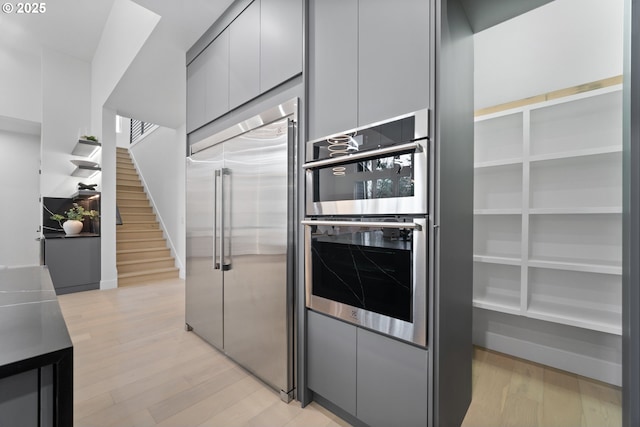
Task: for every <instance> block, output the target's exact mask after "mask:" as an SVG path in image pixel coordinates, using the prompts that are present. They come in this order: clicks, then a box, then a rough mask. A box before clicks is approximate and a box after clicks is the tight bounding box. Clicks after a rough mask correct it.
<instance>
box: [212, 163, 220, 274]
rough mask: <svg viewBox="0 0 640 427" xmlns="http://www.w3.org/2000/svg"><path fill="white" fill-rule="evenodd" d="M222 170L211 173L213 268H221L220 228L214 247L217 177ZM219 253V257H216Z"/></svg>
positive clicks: (216, 230) (216, 228) (216, 225)
mask: <svg viewBox="0 0 640 427" xmlns="http://www.w3.org/2000/svg"><path fill="white" fill-rule="evenodd" d="M221 174H222V170H220V169H218V170H216V171H215V172H214V174H213V269H214V270H220V269H221V268H222V229H221V230H220V247H216V242H217V241H218V215H217V212H218V196H219V195H218V177H219V176H220V175H221ZM218 255H220V257H218Z"/></svg>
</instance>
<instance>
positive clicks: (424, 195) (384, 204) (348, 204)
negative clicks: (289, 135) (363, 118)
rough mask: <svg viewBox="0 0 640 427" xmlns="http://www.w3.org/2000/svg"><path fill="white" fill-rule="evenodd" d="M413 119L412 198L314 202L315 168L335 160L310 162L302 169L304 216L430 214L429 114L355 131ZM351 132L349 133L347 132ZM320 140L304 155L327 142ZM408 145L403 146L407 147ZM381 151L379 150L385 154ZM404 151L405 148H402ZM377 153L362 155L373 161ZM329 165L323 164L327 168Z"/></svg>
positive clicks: (348, 158) (347, 158) (344, 158)
mask: <svg viewBox="0 0 640 427" xmlns="http://www.w3.org/2000/svg"><path fill="white" fill-rule="evenodd" d="M410 116H415V130H414V135H413V142H412V143H410V144H415V145H417V146H419V148H417V149H416V151H415V154H414V159H413V161H414V164H413V168H414V195H413V196H412V197H391V198H381V199H360V200H335V201H317V202H316V201H314V200H313V199H314V193H315V190H316V189H315V188H314V173H315V170H314V168H318V167H322V163H320V162H333V161H334V159H326V160H317V161H309V162H308V163H306V164H305V165H303V168H306V170H305V175H306V177H305V189H306V200H305V211H306V215H307V216H312V215H386V214H389V215H396V214H399V215H419V214H427V213H429V191H430V187H429V185H430V184H429V183H430V179H429V169H430V167H429V162H430V150H431V146H432V145H433V144H431V143H430V141H429V139H428V137H429V110H428V109H424V110H418V111H416V112H413V113H410V114H405V115H402V116H399V117H395V118H393V119H390V120H385V121H382V122H378V123H373V124H370V125H367V126H362V127H359V128H357V129H354V130H358V131H359V130H362V129H366V128H370V127H373V126H377V125H379V124H383V123H387V122H390V121H394V120H398V119H402V118H406V117H410ZM348 132H352V131H348ZM329 137H331V136H328V137H324V138H320V139H317V140H314V141H309V142H308V143H307V147H308V149H307V153H312V152H313V150H312V149H309V147H312V146H313V144H314V143H316V142H320V141H324V140H325V139H326V138H329ZM406 145H407V144H402V146H404V147H406ZM397 147H400V146H395V147H386V148H384V149H387V148H388V149H394V148H397ZM384 149H380V150H384ZM402 149H406V148H401V150H402ZM379 154H380V151H377V150H371V151H363V152H362V156H363V157H365V158H368V157H375V156H376V155H379ZM356 155H360V154H352V155H350V156H341V157H338V158H336V159H335V162H339V163H348V162H349V161H352V160H353V161H357V160H358V157H354V156H356ZM330 164H332V163H325V165H330Z"/></svg>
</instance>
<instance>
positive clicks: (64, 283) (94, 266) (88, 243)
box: [44, 237, 101, 295]
mask: <svg viewBox="0 0 640 427" xmlns="http://www.w3.org/2000/svg"><path fill="white" fill-rule="evenodd" d="M44 262H45V264H46V266H47V267H48V268H49V273H50V274H51V280H52V281H53V286H54V288H55V290H56V294H57V295H63V294H67V293H70V292H78V291H87V290H92V289H98V288H99V287H100V278H101V275H100V274H101V273H100V237H65V238H58V239H53V238H51V239H45V240H44Z"/></svg>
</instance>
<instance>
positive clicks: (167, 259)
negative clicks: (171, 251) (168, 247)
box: [116, 256, 174, 265]
mask: <svg viewBox="0 0 640 427" xmlns="http://www.w3.org/2000/svg"><path fill="white" fill-rule="evenodd" d="M159 261H172V262H173V261H174V259H173V257H170V256H167V257H160V258H148V259H135V260H132V261H120V262H118V263H116V265H135V264H148V263H152V262H159Z"/></svg>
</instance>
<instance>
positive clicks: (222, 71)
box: [203, 30, 229, 123]
mask: <svg viewBox="0 0 640 427" xmlns="http://www.w3.org/2000/svg"><path fill="white" fill-rule="evenodd" d="M203 53H204V54H206V61H207V86H206V105H205V110H206V115H207V117H206V119H207V120H206V122H207V123H208V122H210V121H211V120H213V119H216V118H218V117H220V116H221V115H223V114H224V113H226V112H227V111H229V31H228V30H224V31H223V32H222V33H221V34H220V35H219V36H218V37H217V38H216V39H215V40H214V41H213V43H211V45H209V47H208V48H207V49H206V50H205V52H203Z"/></svg>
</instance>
